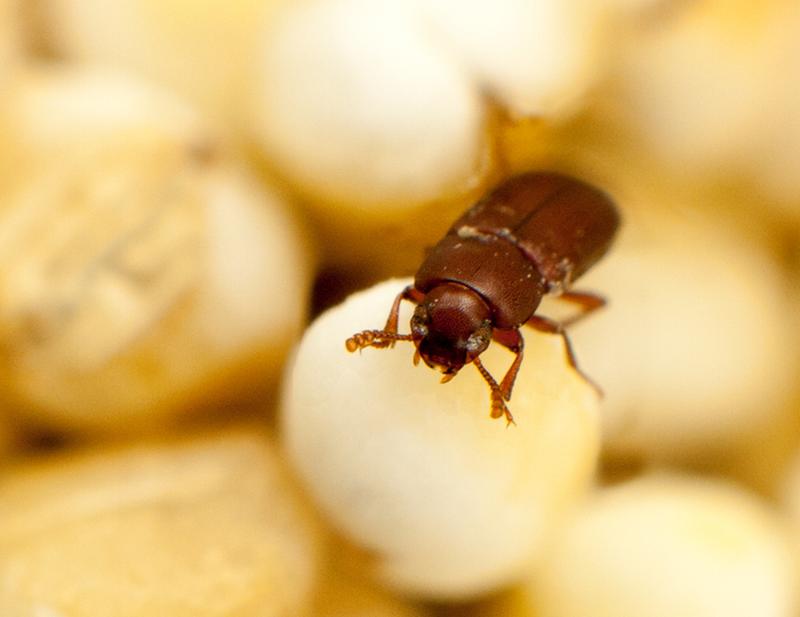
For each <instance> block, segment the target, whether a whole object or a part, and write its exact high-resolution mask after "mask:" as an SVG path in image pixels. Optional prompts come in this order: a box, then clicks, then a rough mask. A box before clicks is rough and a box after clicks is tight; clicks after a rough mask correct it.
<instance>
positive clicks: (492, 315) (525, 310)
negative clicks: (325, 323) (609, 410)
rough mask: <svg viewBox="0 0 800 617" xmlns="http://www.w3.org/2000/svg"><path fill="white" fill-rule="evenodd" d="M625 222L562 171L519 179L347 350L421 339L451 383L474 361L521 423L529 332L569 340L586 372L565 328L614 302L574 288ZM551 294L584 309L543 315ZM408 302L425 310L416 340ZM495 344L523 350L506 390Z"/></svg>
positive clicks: (448, 242)
mask: <svg viewBox="0 0 800 617" xmlns="http://www.w3.org/2000/svg"><path fill="white" fill-rule="evenodd" d="M619 222H620V218H619V214H618V212H617V209H616V207H615V206H614V203H613V202H612V201H611V199H609V197H608V196H606V195H605V193H603V192H601V191H599V190H598V189H596V188H594V187H592V186H589V185H588V184H585V183H583V182H580V181H579V180H575V179H573V178H569V177H567V176H564V175H561V174H556V173H526V174H522V175H519V176H515V177H513V178H510V179H509V180H507V181H505V182H504V183H503V184H501V185H500V186H498V187H497V188H495V189H494V190H493V191H491V192H490V193H489V194H488V195H486V196H485V197H484V198H483V199H481V200H480V201H478V203H476V204H475V205H474V206H472V207H471V208H470V209H469V210H467V211H466V212H465V213H464V214H463V215H462V216H461V217H460V218H459V219H458V220H457V221H456V222H455V223H454V224H453V226H452V227H451V228H450V230H449V231H448V232H447V234H446V235H445V236H444V238H442V239H441V240H440V241H439V243H438V244H437V245H436V246H435V247H434V248H433V249H432V250H431V251H430V253H429V254H428V257H427V258H426V259H425V261H424V262H423V263H422V265H421V266H420V268H419V271H418V272H417V274H416V277H415V278H414V284H413V285H411V286H408V287H406V288H405V289H404V290H403V291H402V292H400V294H398V296H397V297H396V298H395V301H394V304H393V305H392V308H391V311H390V313H389V318H388V320H387V321H386V326H385V327H384V329H383V330H365V331H363V332H359V333H358V334H355V335H353V336H352V337H351V338H349V339H348V340H347V343H346V344H347V349H348V350H349V351H355V350H357V349H361V348H363V347H369V346H371V347H389V346H392V345H394V342H395V341H398V340H404V341H413V342H414V344H415V345H416V347H417V351H416V354H415V355H414V363H415V364H416V363H418V362H419V358H420V357H421V358H422V359H423V360H424V361H425V363H426V364H427V365H428V366H430V367H433V368H438V369H439V370H441V371H442V373H444V375H443V377H442V382H445V381H449V380H450V379H452V378H453V376H455V374H456V373H457V372H458V371H459V370H460V369H461V367H462V366H464V365H465V364H469V363H473V364H474V365H475V366H476V367H477V369H478V370H479V371H480V373H481V375H482V376H483V378H484V379H485V380H486V382H487V383H488V384H489V387H490V388H491V416H492V417H493V418H499V417H501V416H505V418H506V420H507V421H508V422H509V423H510V422H513V417H512V415H511V412H510V411H509V410H508V407H507V406H506V404H505V401H507V400H509V399H510V398H511V390H512V388H513V386H514V380H515V378H516V376H517V372H518V371H519V367H520V364H521V363H522V355H523V347H524V341H523V338H522V335H521V334H520V331H519V328H520V327H521V326H522V325H524V324H528V325H530V326H532V327H533V328H536V329H537V330H541V331H544V332H551V333H556V334H560V335H561V336H562V337H563V338H564V342H565V346H566V351H567V359H568V361H569V362H570V364H571V365H572V366H573V367H575V368H576V369H577V365H576V362H575V357H574V355H573V353H572V349H571V346H570V342H569V339H568V338H567V335H566V333H565V330H564V328H565V326H567V325H569V324H570V323H574V322H575V320H576V319H578V318H580V317H583V316H584V315H586V314H588V313H589V312H591V311H593V310H595V309H597V308H599V307H601V306H603V305H604V304H605V301H604V300H603V298H601V297H599V296H597V295H595V294H592V293H586V292H578V291H573V290H571V289H570V286H571V284H572V282H573V281H575V280H576V279H577V278H578V277H579V276H581V275H582V274H583V273H584V272H586V270H588V269H589V268H590V267H591V266H592V265H593V264H594V263H595V262H596V261H597V260H598V259H600V258H601V257H602V256H603V255H604V254H605V253H606V251H608V249H609V247H610V246H611V243H612V241H613V239H614V236H615V234H616V231H617V228H618V227H619ZM546 294H554V295H558V296H559V297H560V298H561V299H564V300H567V301H570V302H575V303H576V304H578V305H579V306H580V307H581V312H580V313H579V314H578V316H577V317H575V318H573V319H570V320H568V321H566V322H556V321H554V320H552V319H549V318H547V317H544V316H541V315H536V314H535V312H536V309H537V308H538V306H539V303H540V302H541V299H542V297H543V296H544V295H546ZM402 300H409V301H411V302H414V303H415V304H416V305H417V306H416V309H415V311H414V315H413V317H412V318H411V333H410V334H398V332H397V321H398V312H399V310H400V302H401V301H402ZM492 340H494V341H496V342H498V343H500V344H501V345H504V346H505V347H507V348H508V349H510V350H511V351H512V352H514V353H515V354H516V356H515V358H514V362H513V363H512V365H511V367H510V368H509V369H508V372H507V373H506V375H505V377H504V378H503V380H502V381H501V382H500V383H499V384H498V383H497V382H496V381H495V379H494V378H493V377H492V376H491V375H490V374H489V372H488V371H487V370H486V369H485V368H484V366H483V364H482V363H481V362H480V360H479V359H478V356H479V355H480V354H481V352H483V350H484V349H486V348H487V347H488V346H489V343H490V342H491V341H492Z"/></svg>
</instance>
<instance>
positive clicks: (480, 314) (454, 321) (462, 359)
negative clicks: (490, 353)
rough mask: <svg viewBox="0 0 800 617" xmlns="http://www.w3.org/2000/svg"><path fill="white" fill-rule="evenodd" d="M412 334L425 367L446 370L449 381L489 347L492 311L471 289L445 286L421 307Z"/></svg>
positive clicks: (416, 315)
mask: <svg viewBox="0 0 800 617" xmlns="http://www.w3.org/2000/svg"><path fill="white" fill-rule="evenodd" d="M411 334H412V336H413V339H414V343H415V344H416V345H417V353H418V354H419V355H420V357H421V358H422V359H423V360H424V361H425V364H427V365H428V366H430V367H431V368H436V369H439V370H440V371H442V373H444V379H443V380H444V381H446V380H447V379H449V378H451V377H452V376H454V375H455V374H456V373H457V372H458V371H459V369H460V368H461V367H462V366H464V365H465V364H467V363H469V362H472V360H474V359H475V358H476V357H478V356H479V355H480V354H481V352H482V351H483V350H484V349H486V348H487V347H488V346H489V343H490V342H491V340H492V322H491V311H490V310H489V307H488V306H487V304H486V302H485V301H484V300H483V298H482V297H481V296H480V295H478V294H477V293H476V292H474V291H473V290H471V289H469V288H468V287H465V286H463V285H460V284H458V283H442V284H441V285H438V286H437V287H434V288H433V289H432V290H431V291H429V292H428V294H427V295H426V296H425V299H424V300H423V301H422V303H421V304H419V305H417V308H416V310H415V311H414V315H413V317H412V318H411Z"/></svg>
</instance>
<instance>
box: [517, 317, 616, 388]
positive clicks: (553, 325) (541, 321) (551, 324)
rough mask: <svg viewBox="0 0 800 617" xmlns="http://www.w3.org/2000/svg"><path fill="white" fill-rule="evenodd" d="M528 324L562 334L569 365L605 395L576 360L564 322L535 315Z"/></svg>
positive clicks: (540, 329) (550, 332) (536, 328)
mask: <svg viewBox="0 0 800 617" xmlns="http://www.w3.org/2000/svg"><path fill="white" fill-rule="evenodd" d="M527 325H529V326H531V327H532V328H534V329H535V330H538V331H539V332H547V333H549V334H558V335H560V336H561V338H562V339H563V340H564V350H565V351H566V353H567V361H568V362H569V365H570V366H571V367H572V368H574V369H575V370H576V371H577V372H578V374H579V375H580V376H581V377H583V379H584V380H585V381H586V383H588V384H589V385H590V386H592V387H593V388H594V389H595V390H596V391H597V393H598V394H599V395H600V396H601V397H602V396H603V390H602V389H601V388H600V386H598V385H597V384H596V383H595V382H593V381H592V380H591V379H590V378H589V376H588V375H587V374H586V373H584V372H583V371H582V370H581V369H580V368H579V367H578V362H577V361H576V360H575V352H574V351H572V343H571V342H570V340H569V336H567V332H566V330H564V326H563V324H561V323H559V322H557V321H554V320H553V319H550V318H549V317H542V316H541V315H534V316H533V317H531V318H530V319H529V320H528V321H527Z"/></svg>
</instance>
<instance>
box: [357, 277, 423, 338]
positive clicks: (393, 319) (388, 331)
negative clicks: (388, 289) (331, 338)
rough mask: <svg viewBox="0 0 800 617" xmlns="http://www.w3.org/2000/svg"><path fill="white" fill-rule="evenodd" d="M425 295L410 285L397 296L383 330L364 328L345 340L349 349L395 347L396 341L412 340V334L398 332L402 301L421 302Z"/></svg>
mask: <svg viewBox="0 0 800 617" xmlns="http://www.w3.org/2000/svg"><path fill="white" fill-rule="evenodd" d="M423 297H424V296H423V294H421V293H420V292H419V291H417V289H415V288H414V286H413V285H408V286H407V287H406V288H405V289H403V291H401V292H400V293H399V294H397V296H396V297H395V299H394V302H393V303H392V308H391V310H390V311H389V317H388V318H387V319H386V325H385V326H384V327H383V330H362V331H361V332H357V333H356V334H354V335H353V336H351V337H350V338H349V339H347V341H345V346H346V347H347V351H350V352H353V351H356V350H358V349H363V348H364V347H378V348H383V347H394V344H395V342H396V341H410V340H412V339H411V335H410V334H398V333H397V322H398V319H399V316H400V303H401V302H402V301H403V300H409V301H411V302H414V303H415V304H419V303H420V302H421V301H422V299H423Z"/></svg>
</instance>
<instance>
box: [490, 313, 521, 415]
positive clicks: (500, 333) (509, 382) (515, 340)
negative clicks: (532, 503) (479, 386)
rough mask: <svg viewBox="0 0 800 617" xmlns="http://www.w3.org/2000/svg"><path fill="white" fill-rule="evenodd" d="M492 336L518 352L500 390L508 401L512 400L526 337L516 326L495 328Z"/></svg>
mask: <svg viewBox="0 0 800 617" xmlns="http://www.w3.org/2000/svg"><path fill="white" fill-rule="evenodd" d="M492 338H493V339H494V340H495V341H497V342H498V343H500V344H501V345H503V346H504V347H507V348H508V349H509V350H510V351H513V352H514V353H515V354H516V357H515V358H514V362H513V364H512V365H511V366H510V367H509V369H508V371H506V375H505V377H503V381H501V382H500V391H501V392H502V393H503V398H504V399H505V400H507V401H508V400H511V390H512V388H513V387H514V381H515V380H516V379H517V373H518V372H519V367H520V365H522V351H523V349H524V348H525V339H523V338H522V334H520V331H519V330H517V329H516V328H515V329H512V330H498V329H495V331H494V333H493V334H492Z"/></svg>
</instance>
